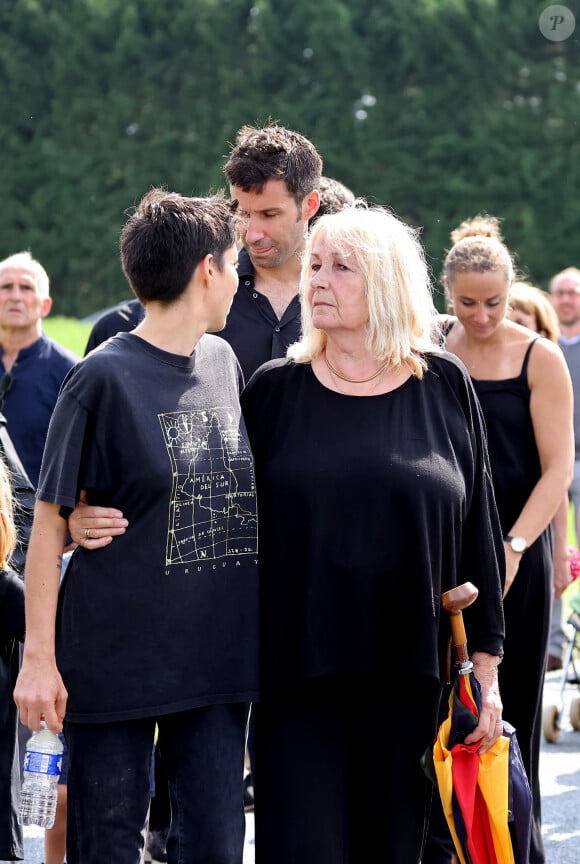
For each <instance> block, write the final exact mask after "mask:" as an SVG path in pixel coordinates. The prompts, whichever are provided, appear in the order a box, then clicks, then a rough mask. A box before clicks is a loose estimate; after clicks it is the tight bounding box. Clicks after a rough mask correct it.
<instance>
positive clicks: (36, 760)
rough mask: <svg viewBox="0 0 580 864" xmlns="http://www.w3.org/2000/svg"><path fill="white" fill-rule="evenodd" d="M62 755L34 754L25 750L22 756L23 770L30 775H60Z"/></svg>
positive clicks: (32, 751)
mask: <svg viewBox="0 0 580 864" xmlns="http://www.w3.org/2000/svg"><path fill="white" fill-rule="evenodd" d="M61 765H62V753H35V752H34V750H27V751H26V753H25V755H24V770H25V771H29V772H30V773H31V774H51V775H55V774H56V775H57V776H58V775H60V768H61Z"/></svg>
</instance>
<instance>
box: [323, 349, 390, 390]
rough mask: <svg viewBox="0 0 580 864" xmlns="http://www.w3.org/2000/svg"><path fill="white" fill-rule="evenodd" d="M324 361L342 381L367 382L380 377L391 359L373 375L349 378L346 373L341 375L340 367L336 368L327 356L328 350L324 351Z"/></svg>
mask: <svg viewBox="0 0 580 864" xmlns="http://www.w3.org/2000/svg"><path fill="white" fill-rule="evenodd" d="M324 362H325V363H326V365H327V366H328V368H329V369H330V371H331V372H332V374H333V375H336V377H337V378H340V380H341V381H348V383H349V384H366V383H367V381H372V380H373V379H374V378H378V376H379V375H380V374H381V372H384V371H385V369H386V368H387V366H388V365H389V361H388V360H387V361H386V363H383V365H382V366H381V368H380V369H378V370H377V371H376V372H375V373H374V374H373V375H369V377H368V378H347V376H346V375H341V374H340V372H339V371H338V369H335V368H334V366H333V365H332V363H331V362H330V360H329V359H328V357H327V356H326V351H325V352H324Z"/></svg>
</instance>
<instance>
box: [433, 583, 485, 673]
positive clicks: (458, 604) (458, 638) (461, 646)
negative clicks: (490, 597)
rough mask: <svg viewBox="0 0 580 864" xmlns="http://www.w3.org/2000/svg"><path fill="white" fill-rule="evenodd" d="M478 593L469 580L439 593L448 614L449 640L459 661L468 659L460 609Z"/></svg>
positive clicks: (471, 601)
mask: <svg viewBox="0 0 580 864" xmlns="http://www.w3.org/2000/svg"><path fill="white" fill-rule="evenodd" d="M478 594H479V591H478V590H477V588H476V587H475V585H472V583H471V582H464V583H463V585H458V586H457V587H456V588H452V589H451V591H446V592H445V593H444V594H442V595H441V602H442V604H443V608H444V609H445V611H446V612H448V613H449V616H450V624H451V641H452V643H453V648H454V653H455V659H456V660H457V661H458V662H461V663H463V662H465V661H466V660H468V659H469V656H468V653H467V635H466V633H465V625H464V623H463V615H462V611H463V609H466V608H467V607H468V606H471V604H472V603H473V601H474V600H475V599H476V598H477V595H478Z"/></svg>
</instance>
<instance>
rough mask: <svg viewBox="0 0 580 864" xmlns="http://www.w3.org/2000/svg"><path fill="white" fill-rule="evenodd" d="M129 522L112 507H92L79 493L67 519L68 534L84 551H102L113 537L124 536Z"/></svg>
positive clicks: (83, 492)
mask: <svg viewBox="0 0 580 864" xmlns="http://www.w3.org/2000/svg"><path fill="white" fill-rule="evenodd" d="M128 525H129V522H128V521H127V520H126V519H125V518H124V516H123V513H122V511H121V510H116V509H115V508H113V507H93V506H92V505H90V504H87V496H86V492H85V491H84V490H82V491H81V494H80V499H79V503H78V504H77V506H76V507H75V509H74V510H73V512H72V513H71V514H70V516H69V518H68V530H69V534H70V536H71V537H72V539H73V540H74V542H75V543H78V545H79V546H82V547H83V548H84V549H102V548H103V546H108V545H109V543H112V541H113V538H114V537H118V536H119V535H120V534H124V533H125V531H126V529H127V527H128Z"/></svg>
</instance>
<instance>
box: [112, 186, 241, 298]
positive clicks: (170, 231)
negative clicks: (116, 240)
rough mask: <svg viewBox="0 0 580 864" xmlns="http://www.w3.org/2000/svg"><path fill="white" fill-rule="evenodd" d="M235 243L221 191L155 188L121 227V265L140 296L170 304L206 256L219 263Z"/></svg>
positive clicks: (230, 215) (228, 205)
mask: <svg viewBox="0 0 580 864" xmlns="http://www.w3.org/2000/svg"><path fill="white" fill-rule="evenodd" d="M235 242H236V231H235V217H234V214H233V210H232V205H231V203H230V202H228V201H226V199H225V198H224V196H223V195H222V194H219V195H214V196H211V197H208V198H185V197H183V196H182V195H178V194H177V193H176V192H167V191H166V190H165V189H161V188H155V189H151V191H150V192H148V193H147V194H146V195H144V196H143V198H142V199H141V201H140V203H139V204H138V206H137V208H136V210H135V212H134V213H133V214H132V215H131V216H130V217H129V219H128V220H127V222H126V223H125V225H124V227H123V229H122V231H121V239H120V248H121V264H122V267H123V272H124V273H125V276H126V277H127V279H128V281H129V284H130V286H131V288H132V289H133V291H134V293H135V294H136V295H137V297H138V298H139V300H141V301H142V302H144V303H146V302H147V301H148V300H156V301H158V302H159V303H164V304H170V303H172V302H173V301H174V300H176V299H177V298H178V297H180V296H181V294H183V292H184V290H185V288H186V287H187V285H188V283H189V281H190V279H191V276H192V274H193V271H194V270H195V268H196V267H197V265H198V264H199V262H200V261H201V260H202V259H203V258H204V257H205V256H206V255H208V254H210V253H211V254H212V255H213V256H214V258H215V260H216V264H217V266H218V267H219V268H221V267H222V264H223V256H224V252H226V250H227V249H230V248H231V247H232V246H233V245H234V244H235Z"/></svg>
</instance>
